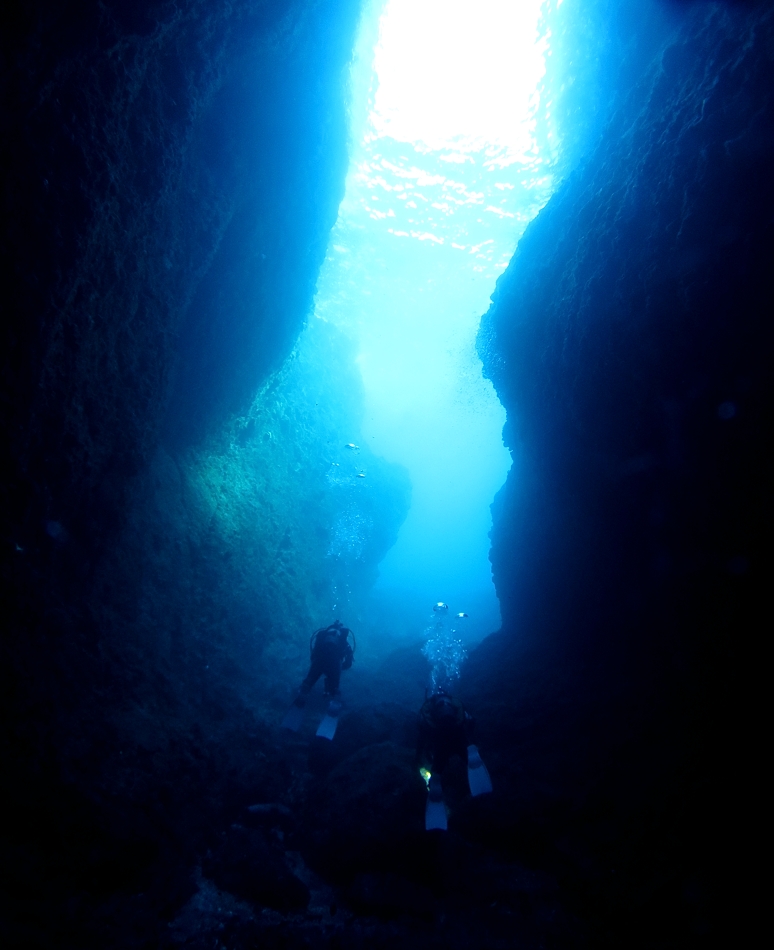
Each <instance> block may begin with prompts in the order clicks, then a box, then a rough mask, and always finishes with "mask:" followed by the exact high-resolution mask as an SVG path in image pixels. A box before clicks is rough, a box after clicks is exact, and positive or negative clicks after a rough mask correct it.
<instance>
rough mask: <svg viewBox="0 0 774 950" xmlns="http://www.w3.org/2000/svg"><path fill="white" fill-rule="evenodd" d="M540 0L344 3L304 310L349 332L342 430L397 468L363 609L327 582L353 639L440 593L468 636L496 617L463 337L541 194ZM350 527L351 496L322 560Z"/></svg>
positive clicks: (498, 412) (495, 444)
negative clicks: (327, 162) (341, 54)
mask: <svg viewBox="0 0 774 950" xmlns="http://www.w3.org/2000/svg"><path fill="white" fill-rule="evenodd" d="M544 7H545V5H544V4H543V3H542V2H541V0H531V2H528V3H521V4H513V3H507V2H502V0H488V2H486V3H484V4H480V3H478V4H474V3H467V2H456V3H453V4H448V3H440V2H434V0H431V2H426V3H422V4H415V3H408V2H406V0H388V2H387V3H385V2H383V0H381V2H379V0H377V2H375V3H370V4H367V5H366V6H365V9H364V11H363V14H362V16H361V21H360V27H359V32H358V36H357V40H356V43H355V50H354V56H353V63H352V66H351V72H350V88H351V92H350V105H349V128H350V156H349V169H348V173H347V177H346V186H345V187H346V190H345V195H344V198H343V201H342V204H341V206H340V208H339V215H338V220H337V222H336V225H335V227H334V229H333V231H332V234H331V239H330V243H329V248H328V253H327V255H326V259H325V261H324V263H323V267H322V270H321V273H320V277H319V281H318V288H317V295H316V300H315V309H314V314H313V316H312V318H311V319H312V320H313V321H314V320H321V321H324V322H327V323H330V324H332V325H333V326H335V327H336V328H337V329H339V330H340V331H342V332H343V333H344V334H345V335H346V336H348V337H349V338H350V339H351V340H352V341H353V344H354V346H355V348H356V350H357V355H356V362H357V365H358V368H359V372H360V377H361V380H362V385H363V401H364V417H363V422H362V427H361V434H360V436H359V439H362V440H363V441H364V442H365V443H366V444H367V445H368V448H369V450H370V451H371V452H373V453H375V454H377V455H379V456H382V457H384V458H385V459H387V460H388V461H389V462H391V463H397V464H399V465H401V466H403V467H404V468H405V469H406V470H407V472H408V476H409V480H410V482H411V506H410V508H409V510H408V513H407V516H406V519H405V521H404V523H403V524H402V526H401V528H400V532H399V534H398V537H397V541H396V543H395V544H394V545H393V546H392V548H391V549H390V550H389V551H388V552H387V553H386V556H385V557H384V559H383V560H382V561H381V563H380V565H379V577H378V580H377V581H376V584H375V585H374V588H373V589H372V591H371V592H370V593H369V594H368V605H367V607H366V608H365V609H364V608H363V600H364V598H363V597H362V595H361V596H360V597H359V598H358V597H357V596H354V599H355V601H357V602H358V603H359V604H360V611H359V615H358V616H352V611H351V609H350V608H351V605H350V603H349V601H350V600H352V599H353V592H352V590H351V588H350V585H349V583H348V581H347V579H346V578H344V577H342V578H341V579H340V580H339V582H338V583H337V585H336V586H335V590H334V604H333V605H332V608H333V609H334V612H335V611H336V610H338V611H340V612H343V613H344V614H347V613H348V612H349V615H350V617H351V619H352V622H353V623H354V622H358V623H360V624H362V623H363V622H366V623H368V630H369V635H368V638H364V642H365V643H366V649H368V648H369V647H370V649H378V647H379V646H380V645H382V646H383V647H385V648H388V647H389V646H391V645H392V646H394V645H395V643H396V642H401V640H402V639H403V640H405V639H406V638H407V637H409V636H410V635H411V634H414V635H416V634H417V633H418V632H419V631H421V628H422V626H423V625H424V622H425V619H426V617H427V614H428V611H429V607H430V605H431V604H433V603H435V602H436V601H438V600H439V598H440V599H441V600H444V601H449V603H450V604H451V605H452V607H454V609H455V612H465V613H466V614H467V617H466V618H465V622H464V623H462V622H460V623H457V624H456V625H455V626H456V634H457V635H458V636H459V637H461V638H462V640H463V641H464V642H466V643H467V644H473V643H475V642H477V641H479V640H480V639H482V638H483V637H484V636H486V635H487V634H489V633H491V632H492V631H493V630H496V629H497V628H498V627H499V625H500V615H499V606H498V603H497V598H496V595H495V591H494V586H493V583H492V578H491V567H490V564H489V559H488V555H489V538H488V535H489V530H490V528H491V515H490V511H489V507H490V505H491V502H492V499H493V497H494V495H495V493H496V491H497V490H498V489H499V488H500V487H501V485H502V484H503V482H504V480H505V477H506V475H507V472H508V469H509V467H510V465H511V455H510V452H509V451H508V450H507V449H506V448H505V447H504V446H503V444H502V437H501V431H502V427H503V424H504V422H505V412H504V410H503V408H502V406H501V405H500V403H499V400H498V399H497V395H496V394H495V392H494V389H493V387H492V385H491V383H490V382H489V381H488V380H486V379H484V378H483V374H482V366H481V361H480V359H479V357H478V354H477V352H476V334H477V331H478V324H479V320H480V316H481V314H482V313H484V312H485V310H486V309H487V306H488V303H489V297H490V295H491V293H492V291H493V290H494V284H495V282H496V280H497V277H499V275H500V274H501V273H502V271H503V270H504V269H505V267H506V266H507V264H508V261H509V260H510V257H511V255H512V253H513V250H514V248H515V246H516V243H517V242H518V239H519V237H520V236H521V234H522V233H523V231H524V228H525V227H526V226H527V224H528V223H529V221H530V220H531V219H532V218H533V217H534V216H535V214H537V212H538V211H539V209H540V208H541V207H542V206H543V205H544V204H545V202H546V201H547V200H548V198H549V196H550V194H551V189H552V182H553V176H552V172H553V168H554V164H555V159H556V153H557V151H558V150H557V148H556V145H555V144H554V143H553V141H552V131H551V108H550V102H549V101H548V100H549V95H548V92H547V90H546V88H545V87H544V85H543V80H544V78H545V57H546V55H547V52H548V43H549V39H548V37H549V34H550V31H549V28H548V25H547V23H546V21H545V19H544V18H543V16H542V13H543V12H545V11H544ZM359 456H360V446H359V445H358V446H357V447H355V448H348V449H347V448H345V449H344V451H343V452H340V453H337V454H336V455H335V456H334V460H333V461H332V463H331V464H332V466H334V467H335V469H337V474H338V475H339V476H340V475H341V471H342V468H341V467H342V466H343V470H344V471H346V472H347V473H348V477H349V478H350V479H354V478H357V477H365V478H366V479H367V478H368V472H367V466H366V467H365V469H366V470H364V467H363V465H362V464H360V460H359ZM358 487H359V488H361V490H367V485H363V486H362V487H361V486H358ZM367 530H368V523H367V521H366V520H365V519H364V518H363V517H362V516H361V515H358V514H357V512H356V506H355V507H354V508H352V509H350V511H349V512H348V514H347V517H346V528H345V527H344V525H339V526H338V529H337V531H336V539H335V542H334V545H335V551H332V553H333V554H334V556H339V557H341V558H345V557H346V556H347V555H349V556H351V555H352V553H353V551H360V550H362V547H363V539H362V538H361V537H359V535H362V534H363V532H367ZM347 532H348V535H349V538H348V542H347V545H345V546H342V535H343V534H346V533H347ZM329 553H330V552H329Z"/></svg>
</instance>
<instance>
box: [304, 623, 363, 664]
mask: <svg viewBox="0 0 774 950" xmlns="http://www.w3.org/2000/svg"><path fill="white" fill-rule="evenodd" d="M342 630H346V631H347V643H349V638H350V637H352V647H351V650H352V656H353V658H354V656H355V650H356V649H357V641H356V640H355V634H354V633H353V632H352V631H351V630H350V629H349V627H344V626H341V627H337V626H335V625H334V624H331V625H330V626H329V627H320V629H319V630H315V632H314V633H313V634H312V636H311V637H310V638H309V656H310V657H311V656H313V655H314V651H315V649H316V647H317V644H318V643H323V642H325V641H327V642H329V643H333V642H335V641H337V640H338V639H339V635H340V633H341V631H342ZM324 634H330V636H329V637H325V640H320V637H321V635H324Z"/></svg>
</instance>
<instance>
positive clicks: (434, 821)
mask: <svg viewBox="0 0 774 950" xmlns="http://www.w3.org/2000/svg"><path fill="white" fill-rule="evenodd" d="M446 827H447V825H446V805H444V803H443V789H442V788H441V780H440V779H439V778H438V777H437V776H435V775H433V776H431V777H430V781H429V782H428V785H427V805H425V831H433V830H434V829H438V830H439V831H446Z"/></svg>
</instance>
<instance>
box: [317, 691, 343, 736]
mask: <svg viewBox="0 0 774 950" xmlns="http://www.w3.org/2000/svg"><path fill="white" fill-rule="evenodd" d="M340 712H341V703H340V702H339V701H338V700H337V699H332V700H331V701H330V702H329V703H328V712H327V713H326V714H325V716H324V717H323V721H322V722H321V723H320V725H319V726H318V727H317V735H318V736H319V737H320V738H321V739H332V738H333V737H334V736H335V735H336V727H337V726H338V724H339V713H340Z"/></svg>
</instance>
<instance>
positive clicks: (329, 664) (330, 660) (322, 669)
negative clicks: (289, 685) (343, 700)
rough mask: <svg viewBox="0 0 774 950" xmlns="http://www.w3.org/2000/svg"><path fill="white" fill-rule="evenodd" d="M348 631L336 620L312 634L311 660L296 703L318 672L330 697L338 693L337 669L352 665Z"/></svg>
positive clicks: (338, 674)
mask: <svg viewBox="0 0 774 950" xmlns="http://www.w3.org/2000/svg"><path fill="white" fill-rule="evenodd" d="M351 634H352V631H351V630H350V629H349V628H347V627H345V626H344V624H342V623H341V621H339V620H335V621H334V622H333V623H332V624H331V625H330V626H329V627H323V628H321V629H320V630H317V631H315V633H313V634H312V639H311V642H310V652H311V662H310V666H309V672H308V673H307V675H306V677H305V679H304V681H303V682H302V683H301V688H300V690H299V691H298V699H297V700H296V703H297V704H298V705H302V704H303V703H304V702H305V700H306V696H307V695H308V694H309V693H310V692H311V690H312V687H313V686H314V684H315V683H316V682H317V680H318V679H319V678H320V677H321V676H324V677H325V694H326V695H327V696H330V697H331V698H334V697H335V696H337V695H338V693H339V680H340V679H341V671H342V670H348V669H349V668H350V667H351V666H352V661H353V659H354V656H355V651H354V650H353V648H352V647H351V646H350V645H349V637H350V635H351ZM353 640H354V637H353Z"/></svg>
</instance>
